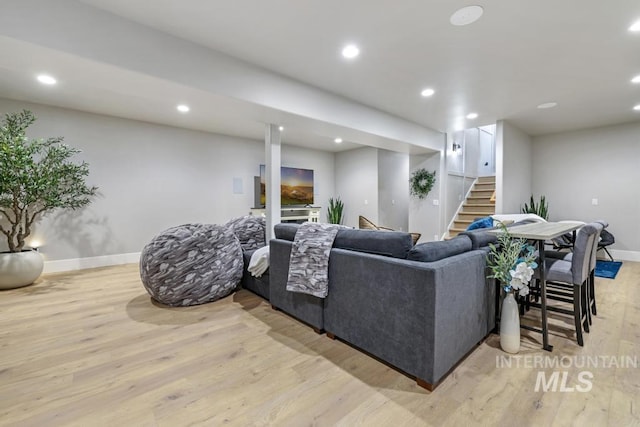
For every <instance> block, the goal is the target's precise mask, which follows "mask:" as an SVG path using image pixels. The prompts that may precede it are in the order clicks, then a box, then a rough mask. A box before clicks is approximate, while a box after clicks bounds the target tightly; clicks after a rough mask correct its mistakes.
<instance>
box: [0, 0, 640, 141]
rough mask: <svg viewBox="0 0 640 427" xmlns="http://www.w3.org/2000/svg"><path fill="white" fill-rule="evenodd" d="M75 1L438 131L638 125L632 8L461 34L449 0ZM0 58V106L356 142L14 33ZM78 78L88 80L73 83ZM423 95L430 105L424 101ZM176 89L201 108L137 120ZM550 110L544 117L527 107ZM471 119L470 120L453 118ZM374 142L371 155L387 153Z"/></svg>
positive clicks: (530, 13) (497, 22)
mask: <svg viewBox="0 0 640 427" xmlns="http://www.w3.org/2000/svg"><path fill="white" fill-rule="evenodd" d="M25 1H26V0H25ZM79 1H80V2H81V3H84V4H85V5H90V6H93V7H96V8H99V9H102V10H104V11H108V12H110V13H113V14H115V15H118V16H121V17H123V18H126V19H127V20H131V21H134V22H137V23H139V24H140V25H144V26H145V27H148V28H152V29H155V30H158V31H161V32H163V33H167V34H171V35H173V36H176V37H179V38H181V39H184V40H187V41H190V42H193V43H195V44H198V45H200V46H203V47H206V48H208V49H211V50H215V51H218V52H223V53H225V54H228V55H230V56H233V57H235V58H238V59H241V60H243V61H246V62H248V63H251V64H255V65H256V66H259V67H261V68H263V69H266V70H270V71H273V72H275V73H277V74H280V75H283V76H286V77H289V78H291V79H295V80H296V81H298V82H302V83H305V84H307V85H310V86H313V87H315V88H319V89H322V90H324V91H328V92H330V93H333V94H336V95H339V96H341V97H344V98H347V99H350V100H352V101H355V102H356V103H358V104H362V105H365V106H369V107H373V108H375V109H377V110H381V111H383V112H386V113H388V114H389V115H391V116H395V117H399V118H403V119H405V120H408V121H410V122H414V123H417V124H419V125H421V126H424V127H427V128H431V129H435V130H437V131H440V132H445V131H450V130H453V129H454V128H456V127H458V126H463V127H473V126H478V125H486V124H491V123H495V122H496V121H497V120H501V119H506V120H509V121H510V122H511V123H512V124H514V125H515V126H517V127H519V128H520V129H522V130H523V131H525V132H526V133H528V134H530V135H542V134H547V133H555V132H561V131H568V130H576V129H582V128H588V127H594V126H602V125H609V124H616V123H623V122H630V121H638V120H640V112H638V111H633V110H632V107H633V106H634V105H637V104H640V85H633V84H632V83H630V80H631V78H632V77H633V76H635V75H638V74H640V32H639V33H631V32H629V31H627V28H628V27H629V26H630V25H631V24H632V23H633V22H634V21H636V20H638V19H640V2H638V1H637V0H615V1H611V2H605V1H596V0H588V1H584V0H582V1H579V0H564V1H557V0H540V1H526V2H525V1H504V0H483V1H479V2H477V3H476V4H479V5H481V6H482V7H483V8H484V15H483V17H482V18H481V19H480V20H479V21H477V22H475V23H473V24H471V25H468V26H465V27H455V26H453V25H451V24H450V23H449V17H450V15H451V14H452V13H453V12H454V11H455V10H456V9H458V8H459V7H462V6H466V5H469V4H473V3H468V2H464V1H459V0H430V1H425V0H403V1H398V0H396V1H391V0H349V1H344V0H341V1H338V0H323V1H315V2H311V1H294V0H270V1H265V0H234V1H222V0H216V1H212V0H181V1H177V0H136V1H131V0H79ZM61 3H65V4H66V5H67V7H72V6H73V4H74V3H75V4H76V5H79V4H81V3H77V2H73V1H71V0H68V1H64V2H61ZM5 10H6V9H5ZM28 24H29V23H28V22H25V23H24V25H28ZM0 34H1V29H0ZM347 42H353V43H357V44H358V45H359V46H360V48H361V55H360V57H358V58H357V59H355V60H351V61H346V60H344V59H343V58H341V56H340V49H341V47H342V46H343V45H344V44H345V43H347ZM0 49H1V50H2V52H3V54H2V55H0V97H9V98H13V99H21V100H28V101H34V102H40V103H45V104H51V105H60V106H64V107H68V108H76V109H80V110H87V111H92V112H97V113H103V114H112V115H116V116H121V117H130V118H134V119H138V120H145V121H150V122H157V123H166V124H170V125H176V126H182V127H187V128H193V129H199V130H206V131H217V132H220V133H226V134H232V135H239V136H244V137H252V138H258V139H259V138H261V137H262V134H263V133H264V130H263V125H262V123H261V120H267V119H268V120H273V119H279V120H280V121H281V122H287V121H288V122H289V123H291V124H292V125H293V126H292V127H291V129H290V130H289V128H288V131H290V132H291V133H290V134H289V135H287V131H285V135H284V136H283V138H284V141H285V142H287V138H288V139H289V142H290V143H295V144H298V145H307V146H312V147H317V148H321V149H328V150H343V149H349V148H353V147H355V146H357V145H354V144H350V143H346V144H344V145H342V146H336V145H335V144H333V143H330V141H328V139H327V135H328V134H329V133H330V132H332V133H334V134H335V133H339V132H341V130H342V131H347V132H348V129H341V127H340V126H333V127H332V124H331V123H320V125H318V126H314V125H313V123H311V122H310V121H309V118H305V119H304V120H302V119H301V118H299V117H298V118H297V117H295V115H291V114H288V113H286V112H283V111H277V110H273V109H269V108H266V107H259V106H256V105H247V103H243V102H240V101H238V100H235V99H232V98H230V97H228V96H224V95H223V94H217V93H211V92H209V91H203V90H202V89H199V88H195V87H189V86H188V85H185V84H184V83H181V82H175V81H167V80H163V79H158V78H157V77H152V76H148V75H145V74H143V73H139V72H136V71H134V70H126V69H122V68H118V67H114V66H113V65H108V63H109V61H104V63H103V62H102V61H96V60H95V58H93V59H88V58H82V57H78V56H77V55H70V54H68V53H64V52H62V51H58V50H56V49H52V48H51V47H39V46H37V45H34V44H33V43H27V42H24V41H21V40H17V39H16V38H14V37H0ZM105 55H107V56H108V53H106V54H105ZM47 61H49V62H50V63H51V62H53V63H55V64H57V65H56V66H57V70H58V74H59V75H58V77H59V78H60V79H61V80H62V82H61V83H62V84H61V86H62V87H63V89H64V90H65V91H66V92H64V93H62V92H63V91H62V90H60V88H57V89H56V91H52V90H49V91H44V90H43V89H42V88H41V87H38V86H35V85H34V84H33V80H32V76H31V75H30V74H28V73H27V72H30V71H32V69H35V68H36V67H37V66H40V67H41V66H42V64H44V63H46V62H47ZM78 69H82V70H85V71H86V72H87V73H90V74H84V76H85V77H82V74H81V73H78V72H77V70H78ZM65 70H67V71H69V74H68V76H69V77H68V78H67V79H66V80H65ZM72 70H76V72H75V73H74V72H72ZM71 76H73V78H72V77H71ZM86 76H91V77H94V76H104V78H103V79H94V78H88V77H86ZM425 87H432V88H434V89H435V90H436V93H435V95H434V96H433V97H431V98H422V97H421V96H420V95H419V93H420V91H421V90H422V89H423V88H425ZM185 93H187V94H188V95H189V97H190V98H189V99H190V102H192V101H191V100H192V99H200V100H202V101H203V102H206V103H207V104H208V105H209V106H210V109H209V110H207V111H192V113H190V114H189V115H185V116H179V115H177V114H176V113H175V112H174V111H169V110H167V111H165V112H162V111H158V110H153V111H149V108H148V102H149V101H153V102H155V103H159V102H161V101H162V99H167V98H172V99H173V98H175V97H177V96H185ZM552 101H553V102H557V103H558V106H557V107H556V108H551V109H546V110H540V109H537V108H536V106H537V105H539V104H541V103H545V102H552ZM469 112H477V113H478V114H479V117H478V118H477V119H476V120H464V116H465V115H466V114H467V113H469ZM327 126H328V127H329V128H327ZM352 136H353V139H347V140H348V141H353V142H359V143H365V144H369V143H371V142H370V141H369V140H368V138H369V137H372V138H373V136H372V135H368V136H364V137H363V138H362V139H361V140H359V137H358V135H357V133H354V134H353V135H352ZM374 139H375V138H374ZM383 140H384V138H382V139H380V138H378V142H377V143H371V145H376V144H378V146H385V141H383ZM387 142H388V141H387ZM405 148H406V147H405Z"/></svg>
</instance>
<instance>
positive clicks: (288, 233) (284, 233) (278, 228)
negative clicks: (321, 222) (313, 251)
mask: <svg viewBox="0 0 640 427" xmlns="http://www.w3.org/2000/svg"><path fill="white" fill-rule="evenodd" d="M299 227H300V224H296V223H294V222H282V223H280V224H276V225H275V226H274V227H273V234H274V235H275V237H276V239H281V240H288V241H290V242H293V239H294V238H295V237H296V232H297V231H298V228H299Z"/></svg>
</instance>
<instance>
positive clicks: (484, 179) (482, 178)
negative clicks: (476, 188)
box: [478, 176, 496, 183]
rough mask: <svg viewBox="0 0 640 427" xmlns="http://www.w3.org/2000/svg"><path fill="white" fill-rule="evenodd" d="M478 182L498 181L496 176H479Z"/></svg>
mask: <svg viewBox="0 0 640 427" xmlns="http://www.w3.org/2000/svg"><path fill="white" fill-rule="evenodd" d="M478 182H481V183H487V182H496V177H495V176H480V177H478Z"/></svg>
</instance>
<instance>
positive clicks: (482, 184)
mask: <svg viewBox="0 0 640 427" xmlns="http://www.w3.org/2000/svg"><path fill="white" fill-rule="evenodd" d="M495 186H496V183H495V182H479V181H478V182H476V187H482V188H487V187H495Z"/></svg>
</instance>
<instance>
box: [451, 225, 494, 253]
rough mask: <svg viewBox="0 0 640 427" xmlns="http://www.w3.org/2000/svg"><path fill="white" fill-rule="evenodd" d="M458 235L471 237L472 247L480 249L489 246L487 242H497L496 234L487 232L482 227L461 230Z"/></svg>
mask: <svg viewBox="0 0 640 427" xmlns="http://www.w3.org/2000/svg"><path fill="white" fill-rule="evenodd" d="M459 235H460V236H466V237H468V238H469V239H471V247H472V249H481V248H484V247H486V246H489V243H493V244H496V243H498V235H497V234H493V233H487V232H486V231H485V230H483V229H478V230H473V231H463V232H462V233H460V234H459Z"/></svg>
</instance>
